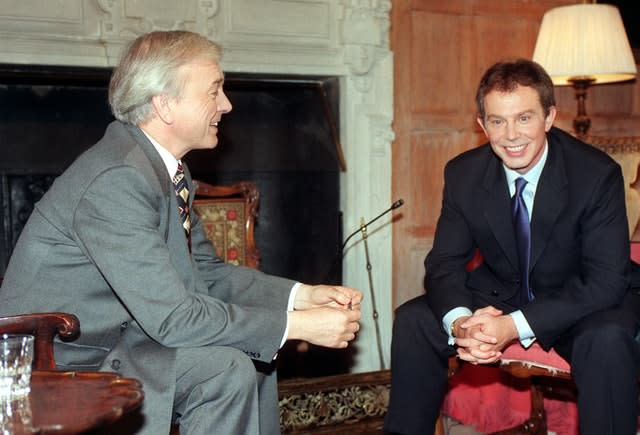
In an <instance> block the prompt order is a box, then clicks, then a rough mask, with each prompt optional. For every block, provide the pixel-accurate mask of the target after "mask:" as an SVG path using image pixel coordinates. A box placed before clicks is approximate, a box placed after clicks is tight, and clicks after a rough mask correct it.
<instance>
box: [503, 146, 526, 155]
mask: <svg viewBox="0 0 640 435" xmlns="http://www.w3.org/2000/svg"><path fill="white" fill-rule="evenodd" d="M526 146H527V145H526V144H523V145H511V146H505V147H504V148H505V150H507V152H508V153H510V154H517V153H519V152H521V151H522V150H524V149H525V148H526Z"/></svg>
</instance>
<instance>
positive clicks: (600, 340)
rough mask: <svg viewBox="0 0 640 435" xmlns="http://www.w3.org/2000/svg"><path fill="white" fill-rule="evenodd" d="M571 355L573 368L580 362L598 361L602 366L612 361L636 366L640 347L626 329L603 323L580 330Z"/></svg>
mask: <svg viewBox="0 0 640 435" xmlns="http://www.w3.org/2000/svg"><path fill="white" fill-rule="evenodd" d="M572 353H573V355H572V365H573V366H579V365H580V363H579V361H582V360H589V361H600V362H601V364H603V365H604V366H608V365H609V363H610V362H612V361H617V362H622V361H627V362H628V364H634V365H637V362H638V360H639V358H640V347H639V344H638V342H637V341H636V340H635V337H634V336H633V335H632V334H631V333H630V332H629V330H628V329H626V328H624V327H623V326H622V325H620V324H617V323H615V322H603V323H600V324H599V325H597V326H596V327H592V328H588V329H585V330H582V331H581V332H580V333H579V334H578V335H577V336H576V339H575V341H574V345H573V352H572Z"/></svg>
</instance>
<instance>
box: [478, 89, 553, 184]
mask: <svg viewBox="0 0 640 435" xmlns="http://www.w3.org/2000/svg"><path fill="white" fill-rule="evenodd" d="M484 112H485V115H484V119H481V118H478V124H480V126H481V127H482V129H483V130H484V133H485V134H486V136H487V138H488V139H489V142H490V144H491V149H493V151H494V152H495V153H496V155H497V156H498V157H499V158H500V159H501V160H502V162H503V163H504V164H505V165H506V166H507V167H508V168H510V169H513V170H515V171H517V172H519V173H520V174H526V173H527V172H528V171H529V170H530V169H531V168H532V167H533V166H535V164H536V163H538V161H539V160H540V158H541V157H542V154H543V152H544V147H545V144H546V142H547V135H546V133H547V132H548V131H549V130H550V129H551V126H552V125H553V121H554V119H555V116H556V108H555V106H551V107H550V109H549V114H548V115H546V116H545V113H544V109H543V108H542V104H541V103H540V97H539V95H538V93H537V92H536V90H535V89H533V88H531V87H529V86H516V88H515V89H514V90H513V91H508V92H501V91H498V90H493V91H491V92H489V93H487V94H486V96H485V97H484Z"/></svg>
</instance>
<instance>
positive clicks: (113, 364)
mask: <svg viewBox="0 0 640 435" xmlns="http://www.w3.org/2000/svg"><path fill="white" fill-rule="evenodd" d="M111 368H112V369H113V370H119V369H120V360H119V359H114V360H113V361H111Z"/></svg>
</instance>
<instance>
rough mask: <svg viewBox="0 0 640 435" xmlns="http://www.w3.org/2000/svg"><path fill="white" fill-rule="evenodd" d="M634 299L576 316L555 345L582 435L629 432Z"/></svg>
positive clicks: (636, 364)
mask: <svg viewBox="0 0 640 435" xmlns="http://www.w3.org/2000/svg"><path fill="white" fill-rule="evenodd" d="M633 297H635V298H636V299H634V300H629V299H627V301H626V302H627V304H625V305H624V306H623V307H621V308H619V309H614V310H607V311H602V312H598V313H595V314H592V315H589V316H587V317H585V318H584V319H582V320H581V321H580V322H579V323H578V324H577V325H576V326H575V327H574V328H572V330H571V331H570V333H569V334H568V337H567V338H565V339H562V340H560V342H559V343H558V344H557V345H556V346H555V347H556V350H557V351H558V352H559V353H560V354H562V355H563V356H565V358H566V359H568V360H569V361H570V362H571V370H572V375H573V378H574V380H575V383H576V386H577V388H578V414H579V420H580V433H581V434H582V435H625V434H627V435H631V434H633V435H635V434H636V427H637V418H638V376H639V375H640V373H639V370H640V346H639V344H638V342H637V341H636V340H635V335H636V332H637V322H638V317H637V315H636V313H635V312H634V310H633V309H630V308H631V307H632V306H633V304H634V303H636V302H638V301H639V300H640V297H638V296H637V295H634V296H633Z"/></svg>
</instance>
